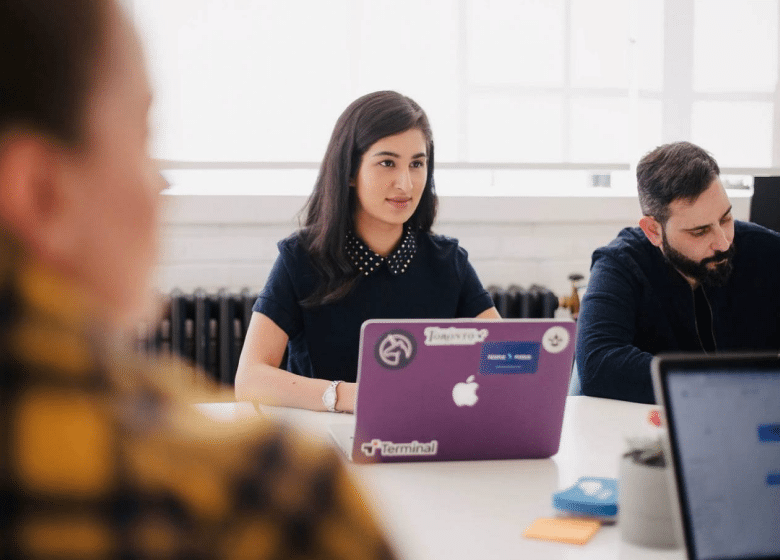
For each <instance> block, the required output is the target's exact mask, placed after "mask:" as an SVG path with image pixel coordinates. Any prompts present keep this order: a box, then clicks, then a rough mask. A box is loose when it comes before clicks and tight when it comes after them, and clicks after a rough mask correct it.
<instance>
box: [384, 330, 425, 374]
mask: <svg viewBox="0 0 780 560" xmlns="http://www.w3.org/2000/svg"><path fill="white" fill-rule="evenodd" d="M416 353H417V341H416V340H415V339H414V336H413V335H412V333H410V332H407V331H404V330H400V329H396V330H392V331H389V332H387V333H385V334H384V335H383V336H381V337H380V338H379V340H378V341H377V343H376V346H375V347H374V356H375V357H376V361H377V362H379V364H380V365H381V366H383V367H385V368H387V369H401V368H405V367H406V366H408V365H409V364H410V363H411V362H412V360H413V359H414V355H415V354H416Z"/></svg>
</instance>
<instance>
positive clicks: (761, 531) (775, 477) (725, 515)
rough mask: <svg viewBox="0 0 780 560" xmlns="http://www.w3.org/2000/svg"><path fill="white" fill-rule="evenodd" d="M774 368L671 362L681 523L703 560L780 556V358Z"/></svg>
mask: <svg viewBox="0 0 780 560" xmlns="http://www.w3.org/2000/svg"><path fill="white" fill-rule="evenodd" d="M772 364H773V365H772V366H771V367H770V368H767V367H766V362H764V365H763V366H760V365H757V364H753V365H751V363H750V360H747V361H746V362H744V363H742V364H740V363H737V362H733V363H730V364H728V363H725V362H724V363H720V364H719V363H718V361H717V360H712V361H706V360H705V361H700V362H699V365H698V366H693V367H692V366H691V364H690V363H688V364H686V363H684V362H683V363H679V364H676V363H674V361H672V363H670V364H669V365H668V368H667V370H666V372H665V377H666V379H665V387H664V391H665V402H666V415H667V419H668V422H669V430H670V434H669V435H670V443H671V445H672V450H673V455H674V461H675V467H676V475H677V483H678V489H679V494H680V501H681V505H682V516H683V525H684V529H685V532H686V540H687V541H688V552H689V555H690V556H691V557H692V558H696V559H697V560H704V559H716V558H718V559H731V558H778V557H780V361H777V360H774V361H773V362H772ZM678 366H679V369H676V368H677V367H678ZM697 368H698V369H697Z"/></svg>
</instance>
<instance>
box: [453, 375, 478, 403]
mask: <svg viewBox="0 0 780 560" xmlns="http://www.w3.org/2000/svg"><path fill="white" fill-rule="evenodd" d="M478 388H479V384H478V383H476V382H475V381H474V376H473V375H470V376H469V377H468V379H466V382H465V383H462V382H461V383H456V384H455V386H454V387H453V388H452V400H453V401H455V404H456V405H458V406H474V405H475V404H477V401H478V400H479V397H478V396H477V389H478Z"/></svg>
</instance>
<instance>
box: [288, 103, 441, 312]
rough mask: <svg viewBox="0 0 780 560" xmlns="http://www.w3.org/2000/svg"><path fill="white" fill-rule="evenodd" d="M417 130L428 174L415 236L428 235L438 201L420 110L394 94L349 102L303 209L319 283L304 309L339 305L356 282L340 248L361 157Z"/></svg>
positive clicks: (413, 223) (304, 238)
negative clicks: (394, 137)
mask: <svg viewBox="0 0 780 560" xmlns="http://www.w3.org/2000/svg"><path fill="white" fill-rule="evenodd" d="M410 129H419V130H420V131H421V132H422V133H423V136H425V140H426V144H427V147H426V151H427V154H426V155H427V168H428V174H427V178H426V181H425V188H424V189H423V194H422V196H421V198H420V203H419V204H418V205H417V209H416V210H415V211H414V214H412V217H411V218H410V219H409V221H408V222H407V226H408V227H411V228H412V229H414V230H416V231H421V232H429V231H430V230H431V226H432V225H433V221H434V219H435V218H436V210H437V206H438V198H437V196H436V187H435V185H434V182H433V167H434V158H433V133H432V132H431V125H430V123H429V122H428V117H427V116H426V115H425V111H423V110H422V108H421V107H420V106H419V105H418V104H417V103H415V102H414V101H413V100H412V99H410V98H408V97H406V96H403V95H401V94H400V93H396V92H394V91H377V92H374V93H369V94H367V95H364V96H363V97H360V98H359V99H357V100H355V101H353V102H352V104H351V105H350V106H349V107H347V108H346V110H345V111H344V112H343V113H342V114H341V116H340V117H339V120H338V121H337V122H336V127H335V128H334V129H333V134H332V135H331V137H330V142H329V143H328V149H327V151H326V152H325V157H324V158H323V160H322V165H321V166H320V172H319V175H318V176H317V181H316V183H315V184H314V191H313V192H312V194H311V196H310V197H309V200H308V202H307V204H306V207H305V208H304V213H305V215H306V218H305V221H304V227H303V229H302V230H301V232H300V240H301V242H302V244H303V247H304V248H305V250H306V251H307V253H308V254H309V257H310V258H311V260H312V263H313V265H314V268H315V269H316V270H317V272H318V273H319V274H320V284H319V286H318V287H317V289H316V290H315V291H314V293H313V294H312V295H311V296H309V297H308V298H306V299H305V300H304V301H303V302H302V304H303V305H304V306H307V307H313V306H316V305H322V304H325V303H331V302H334V301H338V300H339V299H341V298H343V297H344V296H346V295H347V294H348V293H349V292H350V290H351V289H352V287H353V286H354V284H355V282H356V281H357V279H358V277H359V276H358V271H357V269H356V268H355V266H354V265H353V264H352V262H351V261H350V260H349V258H348V257H347V254H346V251H345V249H344V246H345V239H346V235H347V232H349V231H350V230H352V229H353V227H354V223H353V220H354V213H355V189H354V188H350V186H349V184H350V181H353V180H354V179H355V178H356V176H357V172H358V169H359V168H360V162H361V160H362V158H363V154H365V153H366V151H367V150H368V148H370V147H371V145H372V144H374V143H375V142H377V141H378V140H380V139H382V138H384V137H386V136H392V135H394V134H399V133H402V132H405V131H407V130H410Z"/></svg>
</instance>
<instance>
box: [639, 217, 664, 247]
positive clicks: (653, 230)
mask: <svg viewBox="0 0 780 560" xmlns="http://www.w3.org/2000/svg"><path fill="white" fill-rule="evenodd" d="M639 227H640V228H642V231H643V232H645V237H647V239H648V240H649V241H650V243H652V244H653V245H655V246H656V247H659V248H660V247H661V245H662V244H663V239H664V238H663V228H662V227H661V224H660V223H658V221H657V220H656V219H655V218H653V217H652V216H642V219H641V220H639Z"/></svg>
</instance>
